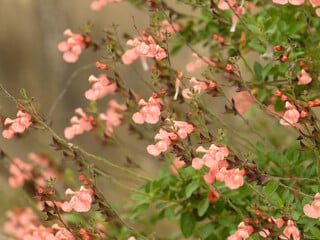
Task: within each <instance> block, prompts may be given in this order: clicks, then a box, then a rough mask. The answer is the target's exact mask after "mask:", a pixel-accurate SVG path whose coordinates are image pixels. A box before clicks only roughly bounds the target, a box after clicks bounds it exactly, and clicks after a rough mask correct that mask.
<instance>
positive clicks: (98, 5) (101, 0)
mask: <svg viewBox="0 0 320 240" xmlns="http://www.w3.org/2000/svg"><path fill="white" fill-rule="evenodd" d="M108 2H109V3H112V2H122V0H97V1H93V2H92V3H91V5H90V8H91V10H93V11H100V10H101V9H102V8H103V7H104V6H105V5H107V3H108Z"/></svg>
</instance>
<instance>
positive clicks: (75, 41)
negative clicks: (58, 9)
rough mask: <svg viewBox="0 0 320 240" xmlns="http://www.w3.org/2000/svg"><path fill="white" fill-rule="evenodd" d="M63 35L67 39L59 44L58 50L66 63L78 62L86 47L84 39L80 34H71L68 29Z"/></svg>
mask: <svg viewBox="0 0 320 240" xmlns="http://www.w3.org/2000/svg"><path fill="white" fill-rule="evenodd" d="M63 34H64V35H65V36H67V37H68V39H67V41H62V42H60V43H59V44H58V49H59V51H60V52H63V59H64V60H65V61H66V62H67V63H74V62H76V61H77V60H78V58H79V55H80V54H81V52H82V50H83V49H85V48H86V47H87V43H86V39H85V37H84V36H82V35H81V34H77V33H73V32H72V31H71V30H70V29H66V30H65V31H64V33H63Z"/></svg>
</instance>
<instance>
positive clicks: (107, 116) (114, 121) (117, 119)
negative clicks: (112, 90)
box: [99, 100, 127, 137]
mask: <svg viewBox="0 0 320 240" xmlns="http://www.w3.org/2000/svg"><path fill="white" fill-rule="evenodd" d="M125 110H127V107H126V106H125V105H120V104H119V103H117V101H115V100H111V101H110V102H109V108H108V109H107V111H106V113H101V114H100V115H99V117H100V119H102V120H105V125H106V130H105V134H106V136H109V137H110V136H111V135H112V133H113V128H114V127H118V126H120V125H121V122H122V119H123V114H122V112H123V111H125Z"/></svg>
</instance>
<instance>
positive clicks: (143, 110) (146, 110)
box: [132, 97, 161, 124]
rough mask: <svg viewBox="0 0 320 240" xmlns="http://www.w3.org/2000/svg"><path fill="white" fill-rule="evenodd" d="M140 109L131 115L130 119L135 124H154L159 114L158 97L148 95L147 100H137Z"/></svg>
mask: <svg viewBox="0 0 320 240" xmlns="http://www.w3.org/2000/svg"><path fill="white" fill-rule="evenodd" d="M138 104H139V106H140V111H139V112H136V113H134V114H133V115H132V120H133V121H134V122H135V123H137V124H143V123H145V122H146V123H150V124H155V123H157V122H158V121H159V118H160V114H161V103H160V99H158V98H153V97H150V98H149V100H148V102H146V101H145V100H143V99H141V100H140V101H139V103H138Z"/></svg>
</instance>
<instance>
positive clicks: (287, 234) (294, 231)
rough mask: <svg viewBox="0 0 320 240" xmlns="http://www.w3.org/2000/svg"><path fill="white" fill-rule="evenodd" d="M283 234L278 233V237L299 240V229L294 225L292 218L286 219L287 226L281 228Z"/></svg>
mask: <svg viewBox="0 0 320 240" xmlns="http://www.w3.org/2000/svg"><path fill="white" fill-rule="evenodd" d="M283 234H284V235H280V236H279V237H280V239H293V240H300V233H299V229H298V228H297V227H296V226H295V224H294V222H293V221H292V220H288V222H287V226H286V227H285V229H284V230H283Z"/></svg>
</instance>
